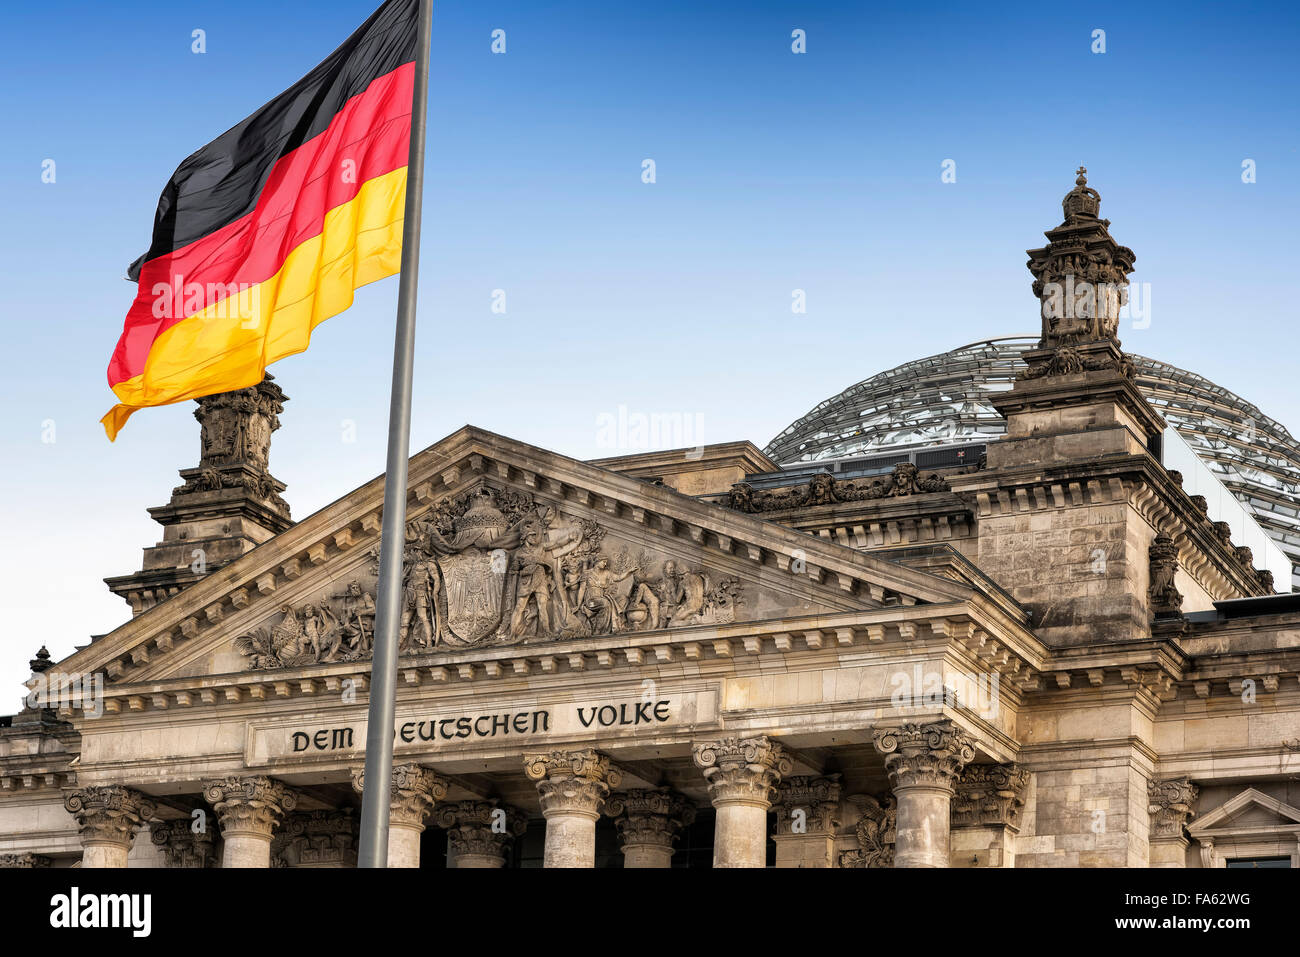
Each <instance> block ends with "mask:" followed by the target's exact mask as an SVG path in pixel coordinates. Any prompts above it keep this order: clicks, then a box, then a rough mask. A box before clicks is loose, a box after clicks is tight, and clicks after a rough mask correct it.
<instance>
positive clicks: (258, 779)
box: [203, 774, 298, 867]
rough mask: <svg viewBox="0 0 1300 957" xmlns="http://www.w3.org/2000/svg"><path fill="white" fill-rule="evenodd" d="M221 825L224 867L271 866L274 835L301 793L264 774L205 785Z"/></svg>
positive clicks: (296, 804)
mask: <svg viewBox="0 0 1300 957" xmlns="http://www.w3.org/2000/svg"><path fill="white" fill-rule="evenodd" d="M203 799H204V800H205V801H207V802H208V803H209V804H211V805H212V808H213V810H214V811H216V812H217V821H218V822H219V823H220V825H221V841H222V845H223V847H224V850H223V851H222V855H221V866H222V867H270V866H271V836H272V834H273V832H274V831H275V829H276V828H277V827H278V826H279V825H280V822H281V820H283V818H284V815H285V814H287V813H289V812H290V811H292V810H293V809H294V808H295V807H297V806H298V796H297V795H296V794H295V793H294V792H293V791H291V790H290V789H289V788H287V787H285V786H284V785H283V784H281V783H280V782H279V781H276V780H274V779H273V778H268V777H266V776H265V775H260V774H259V775H254V776H253V777H247V778H240V777H228V778H223V779H222V780H220V781H210V782H208V783H207V784H205V785H204V786H203Z"/></svg>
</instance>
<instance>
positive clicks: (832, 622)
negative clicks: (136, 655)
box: [61, 603, 1049, 717]
mask: <svg viewBox="0 0 1300 957" xmlns="http://www.w3.org/2000/svg"><path fill="white" fill-rule="evenodd" d="M1002 625H1003V623H1002V622H1000V621H998V620H997V619H996V618H995V616H993V615H991V614H989V613H988V611H987V610H985V609H981V608H972V607H970V606H969V605H968V604H965V603H950V604H944V605H938V604H934V605H913V606H905V607H889V608H878V609H864V610H861V611H851V612H841V613H838V614H831V615H826V614H823V615H809V616H797V617H786V618H781V619H772V620H768V621H762V622H743V623H735V624H731V625H715V626H696V627H691V628H673V629H667V630H663V631H659V632H631V633H623V634H617V635H606V636H603V637H600V638H586V639H576V640H568V641H557V642H539V643H533V644H521V645H508V646H495V647H491V648H482V649H465V650H461V651H456V652H450V653H448V652H441V653H433V654H426V655H413V656H408V657H405V658H402V659H401V660H400V661H399V663H398V675H399V680H400V682H401V683H402V685H403V686H405V687H421V686H427V687H453V686H454V687H464V688H465V689H466V690H469V689H471V688H472V689H474V690H475V693H477V692H478V689H479V688H482V689H483V690H484V691H485V692H486V691H487V689H488V686H490V684H491V683H492V682H494V681H501V680H509V679H518V678H524V677H531V676H539V675H540V676H546V675H555V676H565V675H568V674H573V673H577V672H602V671H604V672H608V673H617V672H618V671H620V670H623V671H633V670H639V669H640V668H642V667H658V666H661V665H670V664H678V665H680V664H698V663H703V662H708V661H712V660H717V659H724V660H732V659H744V658H747V657H754V658H758V657H760V656H773V655H798V654H803V653H827V654H833V655H842V654H844V653H845V652H848V651H850V650H854V649H856V650H858V651H868V650H870V649H872V648H879V649H884V648H886V647H891V648H892V647H895V646H898V645H902V646H908V645H920V644H922V643H924V642H927V641H941V642H943V643H945V644H948V645H953V646H958V647H961V648H962V649H964V651H965V652H966V653H967V654H968V655H970V656H971V657H972V658H973V660H975V661H977V662H979V663H980V664H981V666H982V667H983V668H985V669H986V670H988V671H990V672H997V673H998V674H999V675H1000V676H1001V680H1004V681H1006V682H1007V683H1008V684H1009V685H1010V686H1011V687H1014V688H1016V689H1018V690H1024V689H1027V688H1034V687H1037V686H1038V683H1039V681H1040V671H1039V669H1040V667H1041V665H1042V663H1043V661H1044V660H1045V659H1046V658H1047V656H1048V654H1049V652H1048V650H1047V648H1046V647H1045V646H1044V645H1042V644H1041V642H1039V641H1038V639H1037V638H1035V637H1034V636H1033V634H1032V633H1031V632H1029V631H1028V630H1027V629H1023V628H1022V629H1014V630H1013V631H1012V632H1011V633H1010V634H1007V633H1006V632H1003V631H1001V630H1000V628H1001V626H1002ZM995 633H996V634H997V635H998V637H995ZM369 672H370V662H368V661H362V662H346V663H338V664H324V665H311V666H307V667H304V668H296V669H282V670H276V671H249V672H237V673H228V674H222V675H201V676H187V677H177V678H167V679H163V680H158V681H143V682H129V681H128V682H119V683H112V684H109V685H107V686H105V688H104V702H103V706H104V713H105V714H113V715H116V714H128V713H131V712H165V711H184V710H186V709H190V708H202V707H224V706H237V705H240V704H241V703H247V702H252V701H264V700H266V701H270V700H284V699H300V698H301V699H309V698H312V697H316V696H330V697H337V696H338V695H339V694H340V692H341V691H342V690H343V689H344V687H345V685H344V682H347V681H351V682H353V684H352V685H351V687H352V688H353V689H354V690H355V691H356V692H357V694H358V695H360V694H361V693H362V692H364V690H365V689H366V688H367V687H368V685H369ZM78 713H79V712H78V710H74V709H72V708H66V709H64V710H63V711H62V712H61V714H66V715H67V716H69V717H73V716H76V715H77V714H78Z"/></svg>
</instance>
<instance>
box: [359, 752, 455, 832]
mask: <svg viewBox="0 0 1300 957" xmlns="http://www.w3.org/2000/svg"><path fill="white" fill-rule="evenodd" d="M365 784H366V769H365V768H353V770H352V787H353V788H354V789H356V792H357V793H358V794H361V793H362V792H363V791H364V790H365ZM450 787H451V782H450V781H448V780H447V779H446V778H444V777H442V776H441V775H440V774H437V773H435V772H434V771H433V770H431V769H430V768H426V767H424V766H423V765H419V764H409V763H408V764H396V765H393V773H392V777H391V779H390V781H389V792H388V793H389V805H388V808H389V810H388V814H389V824H395V825H397V826H398V827H413V828H418V829H423V827H424V822H425V821H426V820H427V819H428V817H429V812H430V811H432V810H433V806H434V805H435V804H437V803H438V802H439V801H441V800H443V799H444V798H445V797H446V796H447V791H448V789H449V788H450Z"/></svg>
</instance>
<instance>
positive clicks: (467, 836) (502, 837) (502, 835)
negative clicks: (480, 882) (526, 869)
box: [433, 799, 528, 864]
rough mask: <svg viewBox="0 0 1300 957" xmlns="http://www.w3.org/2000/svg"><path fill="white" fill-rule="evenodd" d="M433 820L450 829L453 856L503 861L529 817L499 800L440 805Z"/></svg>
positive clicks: (449, 847)
mask: <svg viewBox="0 0 1300 957" xmlns="http://www.w3.org/2000/svg"><path fill="white" fill-rule="evenodd" d="M433 821H434V823H435V824H437V825H438V826H439V827H441V828H443V829H444V830H446V832H447V846H448V849H449V850H450V851H451V856H452V857H453V858H456V859H460V858H465V857H470V858H481V859H490V860H492V861H494V862H495V861H497V860H500V862H501V864H504V863H505V859H506V853H507V851H508V850H509V848H510V845H511V843H512V842H513V841H514V839H515V838H517V837H519V836H520V835H522V834H523V833H524V831H525V830H527V829H528V819H527V818H526V817H524V815H523V814H522V813H521V812H519V811H518V810H516V809H515V808H512V807H508V806H506V805H503V804H500V803H498V802H497V801H496V799H489V800H484V801H452V802H450V803H448V804H439V805H438V806H437V807H436V808H435V809H434V812H433Z"/></svg>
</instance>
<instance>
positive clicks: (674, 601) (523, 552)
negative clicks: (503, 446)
mask: <svg viewBox="0 0 1300 957" xmlns="http://www.w3.org/2000/svg"><path fill="white" fill-rule="evenodd" d="M604 540H605V529H604V528H602V527H601V526H600V525H599V524H598V523H596V522H594V521H591V520H588V519H581V518H573V517H570V516H568V515H565V514H563V513H562V512H560V511H559V510H558V509H556V508H554V507H552V506H549V505H539V504H537V503H535V502H534V501H533V499H532V496H531V495H528V494H527V493H522V492H513V491H504V490H498V489H495V488H492V487H491V486H487V485H480V486H478V487H477V488H475V489H473V490H471V491H470V492H467V493H465V494H464V495H461V496H458V497H457V498H454V499H450V500H447V501H445V502H442V503H439V504H437V505H435V506H433V507H432V508H431V509H429V510H428V511H426V512H425V513H424V514H423V515H420V516H418V517H416V518H414V519H412V520H411V521H410V522H408V523H407V526H406V533H405V542H404V548H403V557H404V576H405V577H404V580H403V584H402V605H401V616H400V619H399V639H398V648H399V650H400V651H401V653H403V654H427V653H429V652H432V651H436V650H441V649H450V648H464V647H471V646H476V647H478V646H485V645H510V644H519V643H523V642H530V641H554V640H559V639H565V638H588V637H594V636H598V635H608V634H618V633H620V632H629V631H653V630H655V629H663V628H671V627H680V626H687V625H704V624H726V623H728V622H732V621H735V618H736V609H737V608H738V607H740V606H741V605H742V604H743V596H742V594H741V585H740V581H739V579H737V578H723V577H718V576H716V575H714V574H712V573H711V572H708V571H706V570H704V569H702V568H687V567H684V566H682V565H679V564H678V563H677V562H676V561H674V560H672V559H666V560H663V561H662V562H661V561H659V560H657V559H655V558H654V557H652V556H651V555H650V554H649V553H648V552H646V551H642V552H640V554H638V555H636V556H635V557H634V556H632V555H630V554H629V552H628V550H627V548H626V547H624V548H622V549H621V550H620V551H619V552H618V553H617V554H610V553H609V552H608V550H607V549H606V547H605V544H604ZM378 555H379V552H378V548H377V547H376V548H375V549H373V550H372V552H371V562H370V566H369V571H370V575H371V581H373V580H374V578H376V577H377V575H378V570H379V559H378ZM373 589H374V586H373V584H371V585H368V586H363V585H362V584H361V583H360V582H355V581H354V582H352V583H351V584H350V585H349V586H348V588H347V590H346V591H345V592H343V593H342V594H338V595H334V596H331V597H328V598H326V599H324V600H321V601H316V602H308V603H304V604H301V605H299V606H297V607H289V606H288V605H286V606H283V607H282V608H281V609H280V618H279V620H278V621H277V622H275V623H274V624H268V625H266V626H263V627H261V628H258V629H256V630H255V631H253V632H251V633H249V634H246V635H241V636H240V637H238V638H236V639H235V640H234V647H235V649H236V650H237V651H238V652H239V653H240V654H242V655H243V656H244V657H245V658H247V659H248V663H249V667H250V668H252V669H254V670H260V669H271V668H293V667H299V666H301V665H307V664H319V663H328V662H336V661H356V660H360V659H363V658H369V657H370V655H371V653H372V646H373V642H374V619H375V601H374V597H373Z"/></svg>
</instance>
